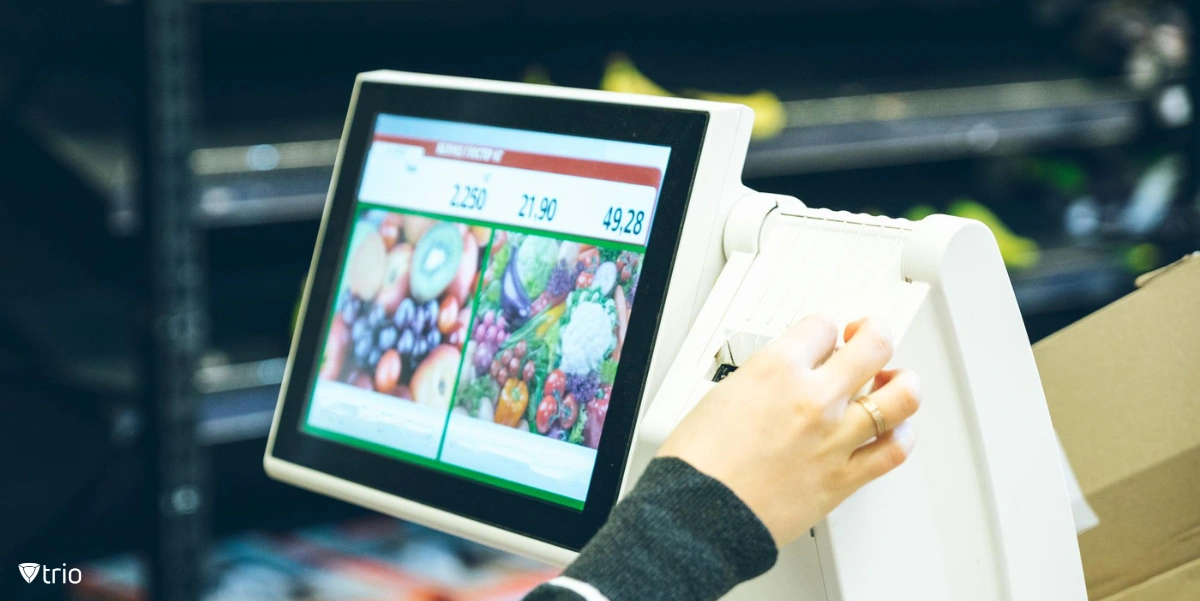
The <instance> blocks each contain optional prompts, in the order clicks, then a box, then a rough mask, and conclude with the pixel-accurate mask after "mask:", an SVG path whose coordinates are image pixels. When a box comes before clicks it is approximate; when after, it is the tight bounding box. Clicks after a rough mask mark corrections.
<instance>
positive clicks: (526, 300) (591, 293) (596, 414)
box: [454, 230, 641, 449]
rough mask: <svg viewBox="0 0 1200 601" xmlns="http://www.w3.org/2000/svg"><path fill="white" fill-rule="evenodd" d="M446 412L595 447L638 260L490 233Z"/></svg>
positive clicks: (620, 252)
mask: <svg viewBox="0 0 1200 601" xmlns="http://www.w3.org/2000/svg"><path fill="white" fill-rule="evenodd" d="M488 254H489V259H488V262H487V265H486V267H485V269H484V271H483V288H482V291H481V294H480V297H479V306H478V311H477V315H476V321H475V324H474V327H473V328H472V329H471V333H470V340H469V341H468V342H467V345H466V348H465V352H466V356H467V359H468V360H466V361H464V362H463V365H462V371H461V373H460V374H459V382H460V383H459V387H458V393H457V395H456V398H455V408H454V411H455V412H456V413H462V414H466V415H469V416H471V417H473V418H476V419H480V420H484V421H490V422H493V423H496V424H499V425H502V426H507V427H510V428H515V429H517V430H519V431H523V432H528V433H530V434H532V435H536V436H543V437H547V438H551V439H555V440H560V441H563V442H566V443H570V444H574V445H582V446H585V447H588V448H591V449H595V448H597V447H598V446H599V444H600V434H601V431H602V429H603V427H604V418H605V415H606V414H607V412H608V403H609V399H610V398H611V395H612V384H613V379H614V378H615V376H616V372H617V362H618V360H619V359H620V354H621V347H622V344H623V342H624V339H625V332H626V328H627V326H628V323H629V315H630V311H631V309H632V305H633V299H634V296H635V294H636V291H637V281H638V275H639V273H640V267H641V253H635V252H631V251H628V250H617V249H610V248H605V247H603V246H595V245H589V244H581V243H579V242H572V241H562V240H556V239H553V238H548V237H543V236H536V235H530V234H522V233H514V232H506V231H499V230H498V231H496V234H495V236H494V237H493V240H492V244H491V249H490V253H488Z"/></svg>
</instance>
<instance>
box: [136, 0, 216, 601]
mask: <svg viewBox="0 0 1200 601" xmlns="http://www.w3.org/2000/svg"><path fill="white" fill-rule="evenodd" d="M142 8H143V17H144V20H143V22H142V23H143V30H142V40H143V44H144V46H143V49H144V56H145V64H144V72H143V77H142V80H141V83H142V86H143V99H144V102H145V106H144V107H143V110H142V111H139V118H140V122H139V124H138V125H139V127H138V130H139V134H140V135H139V136H138V144H137V146H136V148H137V154H138V155H139V159H140V160H139V164H140V165H141V166H142V170H141V178H140V182H139V183H140V185H139V196H140V203H139V204H140V208H141V211H142V214H143V215H144V216H145V222H144V223H145V225H144V227H143V228H141V232H142V234H141V237H142V238H143V240H144V244H145V249H146V254H145V258H146V260H147V265H146V269H145V271H144V277H143V278H142V286H143V288H142V290H141V295H139V301H140V303H144V306H145V307H147V309H148V310H147V311H146V312H145V320H144V322H142V323H140V324H138V325H139V326H140V327H141V328H142V329H143V330H144V336H145V341H144V345H145V346H144V348H143V352H142V354H141V357H142V368H143V370H144V373H145V376H146V377H145V378H144V382H145V385H144V386H143V387H142V388H143V398H142V402H141V404H142V412H143V415H145V416H148V417H150V418H151V420H150V421H151V427H150V428H148V429H147V437H146V439H147V440H146V445H147V446H148V447H149V450H151V451H152V455H150V457H152V460H151V461H148V462H147V463H148V465H147V466H146V467H147V472H148V474H147V475H148V482H149V483H150V488H149V490H150V491H151V498H150V499H148V500H147V501H148V502H147V507H146V515H150V516H154V517H153V518H152V520H153V522H154V523H153V524H152V528H151V532H152V534H151V540H150V541H148V543H149V544H148V545H147V551H148V553H147V555H148V559H149V562H150V588H149V591H150V595H149V596H150V598H153V599H160V600H164V601H199V600H200V599H201V597H202V595H203V592H204V580H205V575H204V566H205V563H206V562H205V554H206V552H207V549H206V546H207V542H208V541H207V539H208V534H209V527H208V520H207V516H208V504H209V496H210V495H209V489H210V486H209V483H208V477H209V474H208V466H207V462H206V460H205V455H204V451H203V449H202V448H201V447H200V445H199V443H198V440H197V437H196V435H195V432H196V427H197V422H198V411H197V406H198V403H197V402H196V390H195V386H194V383H193V374H194V373H195V365H196V360H197V358H198V357H199V354H200V353H201V352H202V350H203V349H204V346H205V339H206V334H205V332H206V328H207V324H208V316H207V310H206V307H205V303H204V280H205V277H206V274H205V270H204V267H203V251H202V248H201V246H200V239H199V236H197V234H196V231H195V228H194V227H193V223H192V218H191V217H192V211H193V209H192V205H193V203H194V202H195V196H194V189H193V186H192V172H191V165H190V157H191V151H192V136H193V122H194V119H195V116H196V108H197V107H196V106H195V102H196V98H197V95H196V93H195V90H194V86H195V85H196V82H195V80H194V77H195V74H196V71H195V68H196V64H195V63H196V54H195V50H194V47H193V44H194V38H193V31H192V25H193V22H192V14H191V3H190V2H189V1H188V0H143V3H142Z"/></svg>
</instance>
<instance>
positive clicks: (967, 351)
mask: <svg viewBox="0 0 1200 601" xmlns="http://www.w3.org/2000/svg"><path fill="white" fill-rule="evenodd" d="M724 249H725V255H726V260H727V262H726V264H725V267H724V270H723V271H722V272H721V275H720V277H719V278H718V279H717V282H716V285H715V286H714V287H713V289H712V291H711V292H710V293H709V294H708V297H707V301H706V302H705V304H704V306H703V308H702V309H701V310H700V312H699V314H698V315H697V318H696V319H695V321H694V324H693V325H692V327H691V330H690V332H689V334H688V335H687V338H686V339H685V341H684V343H683V345H682V346H681V347H680V349H679V352H678V354H677V355H676V357H675V360H674V362H673V363H672V365H671V367H670V369H669V370H668V372H667V375H666V377H665V379H664V380H663V382H662V385H661V386H660V387H659V389H658V391H657V393H656V394H655V396H654V397H653V401H652V402H651V403H650V405H649V407H648V408H647V409H646V410H645V412H644V414H643V417H642V420H641V422H640V424H639V427H638V434H637V442H636V443H635V447H634V451H633V453H632V457H631V460H630V466H629V473H630V475H633V474H640V472H641V470H642V469H643V468H644V466H645V463H646V462H647V461H648V460H649V458H650V457H651V456H652V455H653V452H654V450H655V449H657V448H658V446H659V445H660V444H661V443H662V441H663V440H664V439H665V438H666V437H667V435H669V434H670V432H671V430H672V429H673V428H674V427H675V425H676V424H677V423H678V422H679V420H680V419H681V418H682V417H683V416H684V415H686V414H687V412H688V411H689V410H690V409H691V408H692V407H693V406H694V405H695V404H696V403H697V402H698V401H699V400H700V399H701V398H702V397H703V396H704V394H705V393H706V392H707V391H708V390H709V389H711V388H712V387H713V386H715V384H714V383H713V381H712V380H713V377H714V374H715V372H716V369H717V367H718V366H719V365H721V364H734V365H737V364H738V363H739V362H742V361H744V360H745V359H746V358H748V357H749V356H750V355H751V354H753V353H754V351H755V350H757V349H758V348H760V347H761V346H763V345H764V344H765V343H767V342H769V341H770V340H772V339H773V338H775V337H777V336H778V335H779V334H780V333H782V332H783V331H784V329H785V328H787V327H788V326H789V325H790V324H792V323H794V322H795V321H797V320H799V319H800V318H802V317H804V316H806V315H808V314H811V313H817V312H821V313H825V314H827V315H830V316H832V317H833V318H834V319H835V320H837V321H838V323H839V324H841V325H842V326H844V325H845V324H846V323H847V322H849V321H852V320H854V319H857V318H859V317H862V316H874V317H878V318H881V319H883V320H885V321H886V322H887V323H889V324H890V326H891V328H892V331H893V335H894V339H895V355H894V359H893V361H892V363H891V365H890V367H893V368H909V369H913V370H916V371H917V372H918V373H919V374H920V375H921V379H922V383H923V392H924V403H923V406H922V407H921V410H920V411H919V412H918V414H917V415H916V416H915V417H914V418H913V422H914V424H915V426H916V429H917V432H918V438H919V441H918V444H917V447H916V450H915V452H914V453H913V455H912V456H911V457H910V458H909V460H908V461H907V462H906V463H905V464H904V465H902V466H901V467H900V468H898V469H897V470H895V471H893V472H892V473H890V474H888V475H886V476H884V477H883V478H880V479H879V480H877V481H875V482H873V483H871V484H868V485H867V486H866V487H864V488H863V489H861V490H860V491H858V492H857V493H855V494H854V495H853V496H851V497H850V498H849V499H847V500H846V502H845V503H843V504H842V505H841V506H840V507H838V508H837V509H836V510H834V512H833V513H832V514H830V515H829V517H828V518H827V519H826V520H825V521H824V522H822V523H821V524H819V525H817V527H816V528H814V530H813V535H812V536H806V537H803V538H802V539H801V540H800V541H798V542H796V543H794V544H792V545H791V546H789V547H788V548H786V549H784V550H783V551H782V552H781V554H780V558H779V562H778V564H777V565H776V567H775V568H774V569H772V570H771V571H770V572H768V573H767V574H766V575H764V576H762V577H761V578H758V579H756V580H754V581H752V582H749V583H746V584H744V585H742V586H740V587H738V588H736V589H734V591H733V592H731V593H730V594H729V595H728V596H727V597H726V599H728V600H731V601H743V600H745V601H750V600H755V601H772V600H780V601H782V600H785V599H787V600H795V601H801V600H803V601H808V600H827V601H867V600H871V601H874V600H879V599H887V600H889V601H897V600H910V599H911V600H913V601H917V600H920V601H951V600H954V601H964V600H970V601H991V600H996V601H1000V600H1004V601H1083V600H1085V599H1086V591H1085V587H1084V579H1083V570H1082V567H1081V564H1080V559H1079V551H1078V547H1077V544H1076V535H1075V530H1074V527H1073V522H1072V517H1071V508H1070V505H1069V503H1068V498H1067V490H1066V486H1065V483H1064V482H1065V481H1064V475H1063V468H1062V466H1061V464H1060V455H1059V451H1058V446H1057V442H1056V440H1055V436H1054V432H1053V430H1052V428H1051V424H1050V416H1049V413H1048V412H1047V409H1046V401H1045V397H1044V395H1043V392H1042V387H1041V383H1040V380H1039V378H1038V373H1037V367H1036V365H1035V364H1034V359H1033V353H1032V350H1031V349H1030V345H1029V339H1028V336H1027V334H1026V332H1025V327H1024V325H1023V322H1022V321H1021V315H1020V313H1019V312H1018V309H1017V303H1016V298H1015V296H1014V294H1013V290H1012V287H1011V285H1010V283H1009V279H1008V275H1007V273H1006V271H1005V269H1004V265H1003V262H1002V260H1001V258H1000V253H999V250H998V249H997V246H996V242H995V240H994V238H993V237H992V235H991V232H990V231H989V230H988V229H987V228H986V227H985V226H983V225H982V224H980V223H978V222H975V221H971V220H965V219H958V218H954V217H949V216H945V215H935V216H931V217H928V218H926V219H924V220H921V221H919V222H911V221H907V220H903V219H889V218H883V217H873V216H868V215H856V214H849V213H845V212H833V211H828V210H822V209H810V208H806V207H805V206H804V205H803V204H802V203H801V202H800V201H798V200H797V199H795V198H791V197H784V196H776V195H768V194H759V193H753V192H749V191H748V192H747V194H746V196H744V197H743V198H742V199H741V200H740V201H739V203H738V204H737V205H736V206H735V208H734V210H733V212H732V214H731V216H730V218H729V221H728V223H727V224H726V227H725V233H724ZM633 480H634V478H632V477H629V478H627V480H626V483H627V484H626V490H628V487H629V486H632V483H633ZM796 502H798V503H801V502H803V499H797V500H796Z"/></svg>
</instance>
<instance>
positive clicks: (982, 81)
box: [0, 0, 1200, 601]
mask: <svg viewBox="0 0 1200 601" xmlns="http://www.w3.org/2000/svg"><path fill="white" fill-rule="evenodd" d="M1195 15H1196V12H1195V7H1194V6H1192V5H1189V4H1188V3H1186V2H1182V1H1168V0H1163V1H1150V0H1144V1H1135V0H1100V1H1085V0H837V1H834V0H808V1H805V2H771V1H767V0H738V1H737V2H728V1H725V2H722V1H718V0H694V1H692V2H688V3H671V2H665V1H660V0H638V1H633V0H606V1H601V2H591V3H587V4H586V5H585V4H582V3H570V2H551V1H547V0H492V1H477V0H404V1H399V0H397V1H388V0H343V1H333V0H330V1H323V0H191V1H186V0H144V1H135V0H46V1H43V2H16V1H14V0H0V415H2V416H3V420H4V422H5V424H6V428H5V429H4V432H3V434H0V454H2V456H3V457H5V459H6V464H7V469H5V470H0V516H3V517H0V560H2V561H0V565H9V564H11V563H17V562H24V561H37V562H40V563H45V564H48V565H56V564H57V563H65V564H67V566H68V567H72V568H74V567H78V568H81V569H83V571H84V574H85V579H84V582H83V583H81V584H79V585H74V586H69V587H68V586H61V587H50V586H43V587H37V590H34V587H29V588H22V589H18V592H19V594H18V596H16V597H15V598H17V599H26V598H30V599H33V598H46V599H59V598H71V599H105V600H122V601H124V600H133V599H144V598H148V597H147V591H148V590H151V587H152V586H153V590H155V591H157V592H158V593H159V594H157V595H156V596H155V597H156V598H163V599H178V600H179V601H194V600H198V599H201V598H203V599H210V600H212V599H322V600H324V599H358V600H376V599H379V600H382V599H421V600H427V601H432V600H434V599H446V600H458V599H472V600H478V601H484V600H490V599H497V600H498V599H516V598H519V597H520V595H521V594H522V593H523V592H524V591H526V590H528V589H529V588H531V587H532V586H533V583H536V582H537V581H538V580H539V579H543V578H546V577H548V576H549V575H550V574H552V573H553V572H552V571H550V570H548V569H547V568H545V567H543V566H539V565H536V564H532V563H529V562H524V561H520V560H517V559H515V558H512V557H509V556H504V555H502V554H499V553H495V552H491V551H488V550H486V549H483V548H481V547H477V546H475V545H470V544H467V543H464V542H461V541H456V540H453V539H450V538H449V537H445V536H442V535H438V534H435V533H432V532H429V531H426V530H422V529H419V528H415V527H411V526H407V525H404V524H401V523H399V522H396V521H395V520H389V519H384V518H380V517H378V516H375V515H372V514H369V512H366V511H365V510H362V509H358V508H355V507H351V506H348V505H346V504H343V503H340V502H336V501H332V500H329V499H325V498H321V497H318V496H315V495H312V494H309V493H305V492H302V491H300V490H297V489H293V488H290V487H286V486H283V485H280V484H277V483H274V482H271V481H268V480H267V479H266V477H265V476H264V474H263V471H262V467H261V455H262V451H263V447H264V444H265V438H266V434H267V430H268V428H269V426H270V421H271V415H272V411H273V409H274V405H275V400H276V394H277V391H278V387H279V382H280V380H281V378H282V374H283V367H284V363H285V357H286V355H287V351H288V347H289V343H290V336H291V323H292V318H293V314H294V311H295V309H296V306H297V302H298V300H299V295H300V292H301V288H302V286H303V283H304V278H305V275H306V272H307V269H308V265H309V260H310V258H311V253H312V249H313V244H314V240H315V236H316V233H317V226H318V220H319V218H320V214H321V211H322V207H323V204H324V201H325V194H326V190H327V187H328V184H329V178H330V174H331V172H332V169H333V161H334V157H335V154H336V149H337V141H338V137H339V136H340V133H341V125H342V121H343V119H344V115H345V111H346V108H347V106H348V102H349V98H350V92H351V87H352V84H353V79H354V75H355V74H356V73H358V72H360V71H365V70H371V69H378V68H389V69H401V70H411V71H422V72H430V73H442V74H451V75H464V76H473V77H484V78H493V79H504V80H517V81H533V82H538V83H552V84H556V85H567V86H575V87H587V88H600V87H602V88H605V89H612V90H621V91H634V92H642V93H654V94H677V95H686V96H700V97H718V98H728V99H732V100H734V101H740V102H746V103H748V104H750V105H751V106H753V107H754V108H755V110H756V112H757V113H758V115H759V122H758V123H757V124H756V129H755V139H754V141H753V143H752V145H751V148H750V154H749V157H748V159H747V162H746V166H745V174H744V179H745V182H746V184H747V185H749V186H750V187H753V188H755V189H758V190H761V191H766V192H778V193H785V194H791V195H795V196H798V197H799V198H801V199H802V200H804V201H805V202H806V203H807V204H809V205H810V206H817V207H830V208H834V209H845V210H850V211H859V212H872V213H883V214H888V215H892V216H907V217H911V218H919V217H921V216H923V215H925V214H928V213H931V212H949V213H952V214H956V215H961V216H965V217H971V218H975V219H980V220H982V221H984V222H985V223H987V224H988V225H989V226H990V227H991V228H992V230H993V232H994V233H995V234H996V236H997V239H998V241H999V243H1000V246H1001V251H1002V254H1003V255H1004V258H1005V262H1006V264H1007V265H1008V267H1009V269H1010V273H1011V276H1012V280H1013V284H1014V287H1015V289H1016V294H1017V299H1018V301H1019V303H1020V306H1021V310H1022V313H1023V315H1024V318H1025V321H1026V326H1027V328H1028V330H1029V333H1030V336H1031V338H1033V339H1034V340H1035V341H1036V340H1038V339H1040V338H1042V337H1044V336H1046V335H1048V334H1050V333H1053V332H1054V331H1056V330H1058V329H1059V328H1061V327H1063V326H1065V325H1067V324H1069V323H1071V322H1073V321H1075V320H1077V319H1078V318H1080V317H1082V316H1084V315H1086V314H1088V313H1090V312H1092V311H1094V310H1095V309H1097V308H1099V307H1101V306H1103V305H1105V304H1107V303H1108V302H1111V301H1112V300H1114V299H1116V298H1118V297H1120V296H1121V295H1123V294H1125V293H1127V292H1129V291H1130V290H1132V288H1133V279H1134V277H1135V276H1137V275H1138V274H1140V273H1143V272H1145V271H1148V270H1150V269H1153V268H1155V267H1158V266H1160V265H1162V264H1165V263H1167V262H1170V261H1173V260H1174V259H1176V258H1178V257H1179V256H1180V255H1182V254H1183V253H1184V252H1186V251H1190V250H1194V249H1195V248H1196V247H1197V243H1198V242H1200V228H1198V224H1200V213H1198V205H1197V181H1198V180H1197V176H1198V175H1200V137H1198V136H1197V124H1196V121H1195V119H1194V116H1193V112H1194V109H1193V106H1194V102H1195V98H1196V92H1197V82H1196V81H1193V79H1191V78H1190V75H1191V74H1192V73H1193V71H1194V69H1193V65H1192V63H1193V61H1194V51H1195V31H1194V22H1195V18H1196V17H1195ZM147 551H149V553H147ZM142 557H150V558H153V561H150V562H148V563H147V562H142V561H140V559H139V558H142ZM6 569H11V568H6ZM14 580H15V579H14ZM5 582H6V583H7V582H8V580H5ZM15 582H17V583H18V584H20V585H21V586H24V583H22V582H20V581H15ZM7 586H8V584H4V585H0V597H2V598H13V597H9V596H8V594H7V593H5V592H4V591H6V590H7V589H6V588H4V587H7Z"/></svg>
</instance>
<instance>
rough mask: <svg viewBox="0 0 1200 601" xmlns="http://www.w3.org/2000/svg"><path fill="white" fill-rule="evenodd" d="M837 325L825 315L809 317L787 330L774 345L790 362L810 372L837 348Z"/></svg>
mask: <svg viewBox="0 0 1200 601" xmlns="http://www.w3.org/2000/svg"><path fill="white" fill-rule="evenodd" d="M837 333H838V328H837V324H836V323H834V322H833V320H832V319H830V318H828V317H825V316H824V315H809V316H808V317H805V318H804V319H801V320H800V321H798V322H796V323H795V324H794V325H792V326H791V327H790V328H788V329H787V331H785V332H784V333H783V335H781V336H780V337H779V338H777V339H776V340H775V341H774V342H773V343H772V344H773V345H775V348H776V350H777V351H778V352H780V353H781V354H783V355H784V356H785V358H786V360H787V361H788V362H790V363H791V364H792V365H793V366H795V367H796V368H799V369H804V370H810V369H813V368H815V367H816V366H818V365H820V364H821V362H822V361H825V359H826V358H828V357H829V354H830V353H832V352H833V349H834V347H835V346H837Z"/></svg>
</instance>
